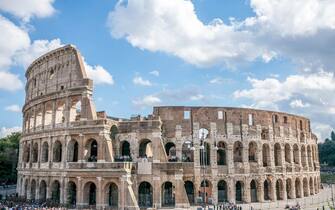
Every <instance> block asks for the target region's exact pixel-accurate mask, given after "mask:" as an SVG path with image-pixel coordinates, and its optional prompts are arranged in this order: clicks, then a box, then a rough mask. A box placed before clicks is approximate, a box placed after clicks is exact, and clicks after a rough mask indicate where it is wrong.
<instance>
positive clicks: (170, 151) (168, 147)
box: [165, 142, 177, 162]
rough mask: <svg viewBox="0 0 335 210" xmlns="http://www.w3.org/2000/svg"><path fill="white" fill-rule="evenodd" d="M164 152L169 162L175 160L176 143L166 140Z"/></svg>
mask: <svg viewBox="0 0 335 210" xmlns="http://www.w3.org/2000/svg"><path fill="white" fill-rule="evenodd" d="M165 152H166V155H167V156H168V161H169V162H176V161H177V156H176V145H175V144H174V143H172V142H168V143H166V144H165Z"/></svg>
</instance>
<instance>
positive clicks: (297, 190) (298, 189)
mask: <svg viewBox="0 0 335 210" xmlns="http://www.w3.org/2000/svg"><path fill="white" fill-rule="evenodd" d="M295 196H296V198H301V197H302V194H301V183H300V180H299V178H297V179H296V180H295Z"/></svg>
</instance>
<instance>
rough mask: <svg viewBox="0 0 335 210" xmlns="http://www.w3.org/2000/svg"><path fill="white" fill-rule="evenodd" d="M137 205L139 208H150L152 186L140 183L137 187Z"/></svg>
mask: <svg viewBox="0 0 335 210" xmlns="http://www.w3.org/2000/svg"><path fill="white" fill-rule="evenodd" d="M138 205H139V207H140V208H150V207H152V186H151V184H149V183H148V182H142V183H141V184H140V185H139V187H138Z"/></svg>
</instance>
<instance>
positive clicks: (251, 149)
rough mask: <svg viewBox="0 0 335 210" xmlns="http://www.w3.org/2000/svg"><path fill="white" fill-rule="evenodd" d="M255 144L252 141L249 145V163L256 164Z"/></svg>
mask: <svg viewBox="0 0 335 210" xmlns="http://www.w3.org/2000/svg"><path fill="white" fill-rule="evenodd" d="M256 155H257V144H256V142H254V141H252V142H250V143H249V162H257V156H256Z"/></svg>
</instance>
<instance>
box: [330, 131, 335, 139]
mask: <svg viewBox="0 0 335 210" xmlns="http://www.w3.org/2000/svg"><path fill="white" fill-rule="evenodd" d="M330 138H331V140H332V141H335V132H334V131H332V132H331V134H330Z"/></svg>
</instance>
